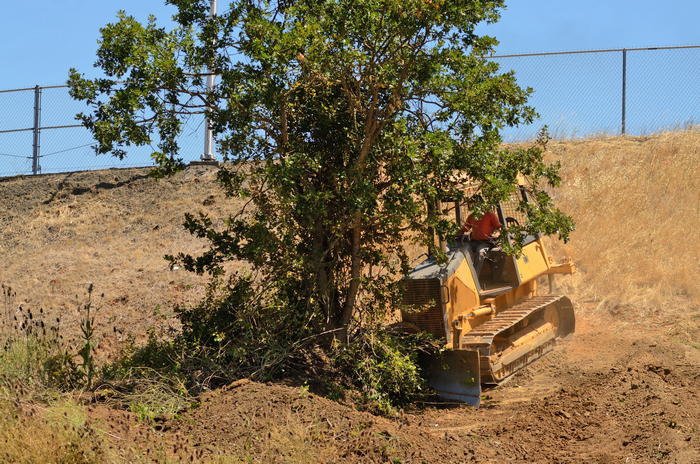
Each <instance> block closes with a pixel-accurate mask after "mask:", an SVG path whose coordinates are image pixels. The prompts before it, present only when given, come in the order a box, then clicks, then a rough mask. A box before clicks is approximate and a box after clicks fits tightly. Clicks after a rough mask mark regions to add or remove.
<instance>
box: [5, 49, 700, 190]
mask: <svg viewBox="0 0 700 464" xmlns="http://www.w3.org/2000/svg"><path fill="white" fill-rule="evenodd" d="M490 59H492V60H494V61H496V62H498V63H499V65H500V66H501V70H502V71H508V70H511V69H512V70H513V71H515V76H516V79H517V81H518V83H519V84H520V85H521V86H523V87H531V88H532V89H533V90H534V93H533V95H532V97H531V99H530V104H531V105H532V106H534V107H535V108H536V110H537V112H538V113H539V115H540V117H539V119H538V120H537V121H535V122H534V123H533V124H531V125H528V126H521V127H516V128H506V129H505V130H504V132H503V134H504V138H505V140H506V141H508V142H518V141H526V140H532V139H534V137H535V136H536V134H537V131H538V130H539V129H540V128H541V127H542V126H543V125H547V126H548V127H549V132H550V135H551V136H552V137H553V138H554V139H559V140H561V139H576V138H582V137H589V136H597V135H603V134H629V135H647V134H651V133H654V132H659V131H664V130H673V129H678V128H686V127H692V126H693V125H694V124H695V121H696V120H700V46H687V47H658V48H634V49H616V50H589V51H578V52H558V53H539V54H525V55H502V56H493V57H490ZM81 111H86V107H85V105H84V104H83V103H81V102H76V101H74V100H72V99H71V98H70V96H69V95H68V88H67V86H52V87H38V86H37V87H35V88H29V89H17V90H6V91H0V176H12V175H18V174H33V173H34V174H38V173H50V172H70V171H76V170H89V169H106V168H111V167H120V168H123V167H142V166H152V165H153V162H152V160H151V157H150V155H151V153H152V151H153V149H151V147H132V148H131V149H130V150H129V151H128V155H127V157H126V158H125V159H124V160H123V161H120V160H119V159H117V158H114V157H110V156H96V155H95V154H94V152H93V150H92V149H91V148H90V146H91V144H92V139H91V136H90V133H89V132H88V131H87V130H86V129H84V128H83V127H81V126H80V125H78V124H77V121H76V120H75V115H76V114H77V113H79V112H81ZM154 144H157V141H155V142H154ZM179 144H180V147H181V151H180V157H182V158H183V159H184V160H185V162H190V161H197V160H199V159H200V156H201V154H202V152H203V146H204V117H203V116H201V117H193V118H191V119H189V120H188V121H187V122H186V123H185V132H184V134H183V136H182V137H181V139H180V140H179Z"/></svg>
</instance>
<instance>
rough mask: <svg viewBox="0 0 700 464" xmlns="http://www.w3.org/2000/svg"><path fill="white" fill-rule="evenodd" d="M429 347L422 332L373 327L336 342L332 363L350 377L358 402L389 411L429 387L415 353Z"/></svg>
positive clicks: (428, 342)
mask: <svg viewBox="0 0 700 464" xmlns="http://www.w3.org/2000/svg"><path fill="white" fill-rule="evenodd" d="M431 347H433V345H432V344H431V340H430V337H429V336H426V335H424V334H418V335H397V334H393V333H389V332H387V331H386V330H385V329H383V328H381V327H373V328H370V329H369V330H366V331H362V332H358V333H356V334H354V335H353V337H352V338H351V342H350V343H349V344H338V345H337V346H336V348H335V356H334V359H333V363H334V365H335V367H336V368H337V369H338V370H339V371H340V372H343V373H344V374H346V375H348V376H349V377H350V380H351V382H352V385H350V386H352V387H354V389H353V391H354V392H355V393H354V396H355V398H354V400H355V401H356V402H357V403H359V404H364V405H366V406H368V407H370V408H373V409H375V410H376V411H377V412H381V413H384V414H389V413H391V412H392V411H393V409H394V408H395V407H399V406H401V405H404V404H406V403H408V402H411V401H412V400H415V399H417V398H419V397H421V396H424V395H426V394H427V392H428V391H429V388H428V387H427V384H426V383H425V380H424V379H423V378H422V377H421V376H420V369H419V368H418V366H417V358H416V357H417V355H418V353H420V352H421V351H425V350H429V349H430V348H431ZM336 390H337V388H336Z"/></svg>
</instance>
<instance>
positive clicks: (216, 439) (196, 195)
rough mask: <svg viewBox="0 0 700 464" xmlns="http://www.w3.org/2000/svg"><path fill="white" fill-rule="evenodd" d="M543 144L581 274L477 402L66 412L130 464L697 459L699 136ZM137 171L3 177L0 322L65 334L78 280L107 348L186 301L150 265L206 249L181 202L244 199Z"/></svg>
mask: <svg viewBox="0 0 700 464" xmlns="http://www.w3.org/2000/svg"><path fill="white" fill-rule="evenodd" d="M549 151H550V153H549V154H548V156H549V157H550V158H551V160H552V161H559V162H561V165H562V170H561V174H562V178H563V186H562V187H561V188H560V189H558V190H556V191H555V192H553V195H554V198H555V200H556V203H557V205H558V206H559V207H560V208H562V209H563V210H564V211H565V212H567V213H569V214H571V215H572V216H573V217H574V219H575V220H576V222H577V230H576V231H575V232H574V233H573V234H572V238H571V242H570V243H568V244H566V245H564V244H561V243H558V242H556V241H555V240H554V239H552V241H551V247H550V254H552V255H553V256H554V257H560V256H571V257H573V258H574V260H575V261H576V263H577V266H578V269H579V272H578V273H577V274H576V275H574V276H566V277H560V278H559V280H558V282H557V284H558V289H559V291H560V292H563V293H566V294H567V295H569V296H570V297H571V299H572V300H573V302H574V304H575V308H576V315H577V335H576V337H575V338H574V340H573V341H572V342H569V343H566V344H560V345H559V346H558V347H557V348H556V350H555V351H554V352H553V353H550V354H549V355H547V356H546V357H544V358H543V359H541V360H538V361H537V362H536V363H534V364H533V365H531V366H529V367H528V368H526V369H524V370H523V371H522V372H520V373H519V374H517V375H516V376H515V379H514V380H512V381H511V382H510V383H508V384H506V385H505V386H502V387H499V388H496V389H491V390H487V391H485V392H484V394H485V395H486V399H485V400H484V401H483V402H482V407H481V408H480V409H478V410H474V409H471V408H469V407H458V408H447V409H445V408H438V407H437V406H436V405H421V407H417V408H416V409H415V410H411V411H408V410H407V411H402V412H401V413H400V414H399V415H398V416H397V417H395V418H393V419H389V418H383V417H375V416H372V415H370V414H369V413H367V412H360V411H356V410H354V409H352V408H350V407H348V406H344V405H342V404H339V403H335V402H332V401H330V400H328V399H325V398H322V397H320V396H317V395H316V394H314V392H313V390H312V391H308V392H307V389H306V388H305V387H300V386H299V385H295V384H294V383H293V382H291V383H290V382H287V383H285V384H280V383H268V384H258V383H252V382H240V383H238V384H235V385H231V386H230V387H228V388H226V389H222V390H217V391H213V392H209V393H206V394H205V395H204V396H203V397H202V398H200V407H198V408H194V409H192V410H189V411H184V412H182V413H181V414H180V415H179V416H178V417H171V416H164V417H160V418H158V421H157V422H156V423H154V424H150V425H149V424H143V423H141V422H139V421H137V420H136V415H135V414H133V413H126V412H124V411H120V410H115V409H110V408H108V407H107V406H106V405H102V404H92V405H89V406H81V407H80V408H81V409H80V410H81V411H82V412H81V414H83V417H84V418H87V420H88V421H90V423H92V424H93V427H95V428H96V429H98V430H100V431H101V432H102V433H101V434H100V435H99V436H100V437H102V438H100V440H101V441H100V443H106V444H109V446H111V447H113V448H114V449H116V450H121V453H122V454H123V455H124V456H127V455H128V456H131V457H130V458H129V459H133V460H135V461H145V462H148V461H149V459H150V458H151V457H152V458H153V459H154V460H156V461H158V462H162V461H163V457H164V456H167V457H168V458H169V459H170V461H169V462H178V460H180V459H181V460H182V461H183V462H188V461H189V460H190V458H191V459H192V460H210V461H213V462H251V461H252V462H308V463H315V462H342V463H351V462H428V463H441V464H442V463H451V462H493V463H496V462H517V463H526V462H542V463H545V462H570V463H575V462H599V463H617V462H638V463H646V462H679V463H693V462H700V402H699V401H698V399H699V395H700V286H699V285H698V282H700V266H699V264H700V263H699V262H698V260H699V259H700V230H699V229H698V227H697V225H698V221H699V219H700V188H698V187H699V185H698V184H699V183H700V162H699V161H700V133H698V132H695V131H682V132H671V133H665V134H658V135H653V136H648V137H625V138H620V137H600V138H593V139H588V140H580V141H566V142H552V143H551V144H550V146H549ZM146 174H147V170H138V169H134V170H108V171H99V172H82V173H73V174H70V175H66V174H62V175H42V176H38V177H19V178H8V179H0V234H1V235H0V236H2V241H1V242H0V256H2V258H3V259H2V266H0V282H2V283H4V284H5V285H6V286H8V285H10V286H12V288H13V289H14V291H16V294H17V296H16V297H15V298H14V299H12V300H11V301H10V300H8V299H6V301H5V307H4V310H5V312H6V315H8V314H10V313H12V312H13V311H14V312H16V311H17V307H18V306H19V305H23V306H24V307H25V308H37V309H38V308H43V309H44V313H43V314H46V315H47V316H46V317H54V316H56V317H60V318H61V319H62V324H64V326H65V330H66V333H72V334H73V336H74V337H77V334H78V314H77V307H78V306H77V303H76V294H77V296H78V299H83V298H84V294H85V289H86V288H87V285H88V284H89V283H93V284H94V286H95V289H96V290H95V291H96V293H97V294H101V293H104V297H103V299H102V309H101V311H100V313H99V316H98V318H97V320H96V322H97V324H98V326H97V328H98V335H99V337H98V339H99V345H98V350H97V355H98V356H99V357H102V358H104V359H106V358H108V357H110V356H112V355H114V353H115V352H116V350H118V349H119V347H120V346H122V345H123V343H124V341H125V340H126V339H127V338H129V336H130V335H132V336H133V338H134V339H135V340H137V341H142V340H144V339H145V337H146V335H147V331H148V329H149V328H155V329H156V330H157V331H165V330H167V329H168V327H170V326H174V325H175V322H174V320H173V319H172V318H169V317H168V314H169V312H170V311H171V308H172V306H173V305H175V304H186V303H188V302H192V301H196V299H197V298H199V297H201V296H202V295H203V291H204V285H205V283H206V279H205V278H203V277H198V276H196V275H192V274H189V273H187V272H184V271H182V270H180V269H177V270H170V269H169V267H168V263H167V262H166V261H165V260H164V259H163V255H165V254H170V253H177V252H179V251H184V252H196V251H197V250H200V249H202V247H204V246H205V244H204V243H201V242H198V241H197V240H196V239H195V238H193V237H191V236H190V235H189V234H188V233H187V232H185V231H184V230H183V229H182V227H181V224H182V222H183V217H184V214H185V213H186V212H194V213H197V212H204V213H206V214H208V215H210V217H211V218H212V219H213V220H214V221H215V223H216V221H221V220H222V219H223V218H225V217H226V215H227V214H229V213H231V212H234V211H237V210H239V209H240V208H241V207H242V204H241V203H240V202H236V201H232V200H230V199H226V198H225V197H224V196H223V194H222V193H221V191H220V190H219V189H218V187H217V185H216V183H215V172H214V171H213V170H212V169H210V168H203V167H190V168H188V169H187V170H186V171H185V172H183V173H180V174H179V175H178V176H176V177H174V178H172V179H167V180H163V181H160V182H157V183H156V182H155V181H153V180H152V179H150V178H149V177H147V175H146ZM76 343H77V342H76ZM8 388H9V387H8ZM32 408H33V406H30V405H28V406H26V408H25V409H26V410H27V411H35V412H36V411H38V410H35V409H32ZM32 414H34V413H33V412H32ZM83 421H84V419H83ZM115 437H116V438H115ZM1 438H2V429H0V439H1ZM17 440H19V438H17ZM152 449H153V450H156V449H158V450H159V453H160V454H158V453H155V452H154V453H153V454H151V450H152ZM124 453H126V454H124ZM1 456H2V451H1V450H0V461H2V460H3V458H2V457H1ZM134 456H141V457H140V458H135V457H134ZM392 460H393V461H392ZM104 462H111V461H110V460H109V459H106V458H105V460H104Z"/></svg>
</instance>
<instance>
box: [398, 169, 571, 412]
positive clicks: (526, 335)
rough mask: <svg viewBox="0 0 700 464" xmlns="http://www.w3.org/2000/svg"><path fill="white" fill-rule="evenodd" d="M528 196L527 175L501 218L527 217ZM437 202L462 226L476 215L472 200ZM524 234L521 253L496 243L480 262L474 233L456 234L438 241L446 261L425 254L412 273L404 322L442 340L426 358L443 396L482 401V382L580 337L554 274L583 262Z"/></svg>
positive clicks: (511, 221)
mask: <svg viewBox="0 0 700 464" xmlns="http://www.w3.org/2000/svg"><path fill="white" fill-rule="evenodd" d="M475 189H476V187H472V190H473V191H474V190H475ZM521 202H527V203H531V199H530V196H529V193H528V189H527V188H526V185H525V181H524V180H521V181H520V182H519V185H518V187H517V189H516V190H515V191H514V192H513V193H512V194H511V196H510V198H509V199H508V200H507V201H503V202H500V203H499V204H498V205H497V207H496V211H495V213H496V214H497V217H498V219H499V222H500V224H503V225H507V226H513V225H520V224H525V223H526V221H527V217H526V216H525V213H523V212H522V211H523V208H519V206H520V204H521ZM434 207H436V208H438V209H439V210H440V212H441V214H447V215H450V216H451V218H450V219H452V220H454V221H455V223H456V225H457V227H460V226H462V224H463V219H464V218H466V217H467V214H468V213H469V210H468V205H465V204H460V202H459V201H452V200H450V199H449V197H448V196H445V199H444V200H442V201H440V202H438V204H437V205H434ZM522 234H523V235H524V236H523V237H522V251H521V252H520V253H519V254H510V255H508V254H506V253H505V252H504V251H503V249H501V248H500V247H499V246H496V244H494V246H493V247H491V248H490V249H489V250H488V251H487V252H486V256H485V259H484V260H483V264H482V265H481V266H475V260H476V258H475V256H473V255H472V252H471V251H470V249H469V247H468V242H469V239H470V237H469V236H467V235H460V236H456V237H455V238H454V241H453V242H452V243H443V242H440V243H439V245H438V246H440V247H441V248H442V249H443V251H444V252H445V254H446V257H447V261H446V262H444V261H443V260H438V259H437V258H436V257H435V256H434V254H435V253H433V254H430V253H426V254H424V255H423V256H426V257H425V259H423V261H422V262H420V263H419V264H418V265H416V266H415V267H414V268H413V269H412V270H411V271H410V273H409V274H408V276H407V277H405V279H404V283H405V287H404V293H403V305H402V309H401V319H402V322H400V325H401V326H402V327H403V328H404V330H409V331H411V332H417V331H422V332H428V333H431V334H432V335H433V336H434V338H435V339H436V340H439V341H441V343H442V348H441V349H440V350H439V354H433V355H430V356H429V357H428V358H427V359H424V360H422V361H421V362H420V365H421V368H422V371H423V374H424V376H425V378H426V379H427V381H428V383H429V384H430V385H431V387H432V388H433V389H434V390H435V392H436V394H437V395H438V396H440V397H443V398H447V399H450V400H458V401H461V402H466V403H468V404H470V405H472V406H474V407H478V406H479V404H480V401H481V386H482V385H500V384H502V383H504V382H506V381H508V380H509V379H510V378H511V377H512V376H513V374H514V373H515V372H517V371H518V370H519V369H521V368H522V367H524V366H526V365H527V364H529V363H531V362H533V361H534V360H536V359H537V358H539V357H541V356H543V355H544V354H545V353H547V352H548V351H551V350H552V349H553V347H554V346H555V344H556V343H557V340H571V339H572V338H573V334H574V331H575V326H576V321H575V317H574V308H573V305H572V303H571V301H570V300H569V298H567V297H566V296H563V295H555V294H554V291H555V288H554V287H555V284H554V278H553V277H554V274H572V273H574V272H575V271H576V267H575V265H574V263H573V262H572V261H571V259H569V258H564V259H563V260H562V261H561V262H559V263H555V262H554V261H553V260H552V258H551V257H550V256H549V255H548V254H547V251H546V249H545V244H544V243H543V236H542V234H539V233H536V234H529V233H528V234H527V235H525V234H526V233H525V232H523V233H522ZM503 238H504V239H505V240H508V241H509V242H511V241H512V240H513V237H512V236H504V237H503ZM418 259H420V258H418ZM479 267H480V270H479V272H478V274H477V272H476V269H478V268H479ZM544 276H547V280H548V284H549V291H548V292H546V293H545V292H541V291H540V287H546V285H544V284H543V285H538V284H539V282H540V280H544V279H541V278H543V277H544Z"/></svg>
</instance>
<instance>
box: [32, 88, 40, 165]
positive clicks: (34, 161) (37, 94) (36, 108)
mask: <svg viewBox="0 0 700 464" xmlns="http://www.w3.org/2000/svg"><path fill="white" fill-rule="evenodd" d="M40 126H41V87H39V86H38V85H37V86H36V87H34V146H33V150H32V174H34V175H37V174H38V173H39V171H41V166H39V136H40V135H41V134H40Z"/></svg>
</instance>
